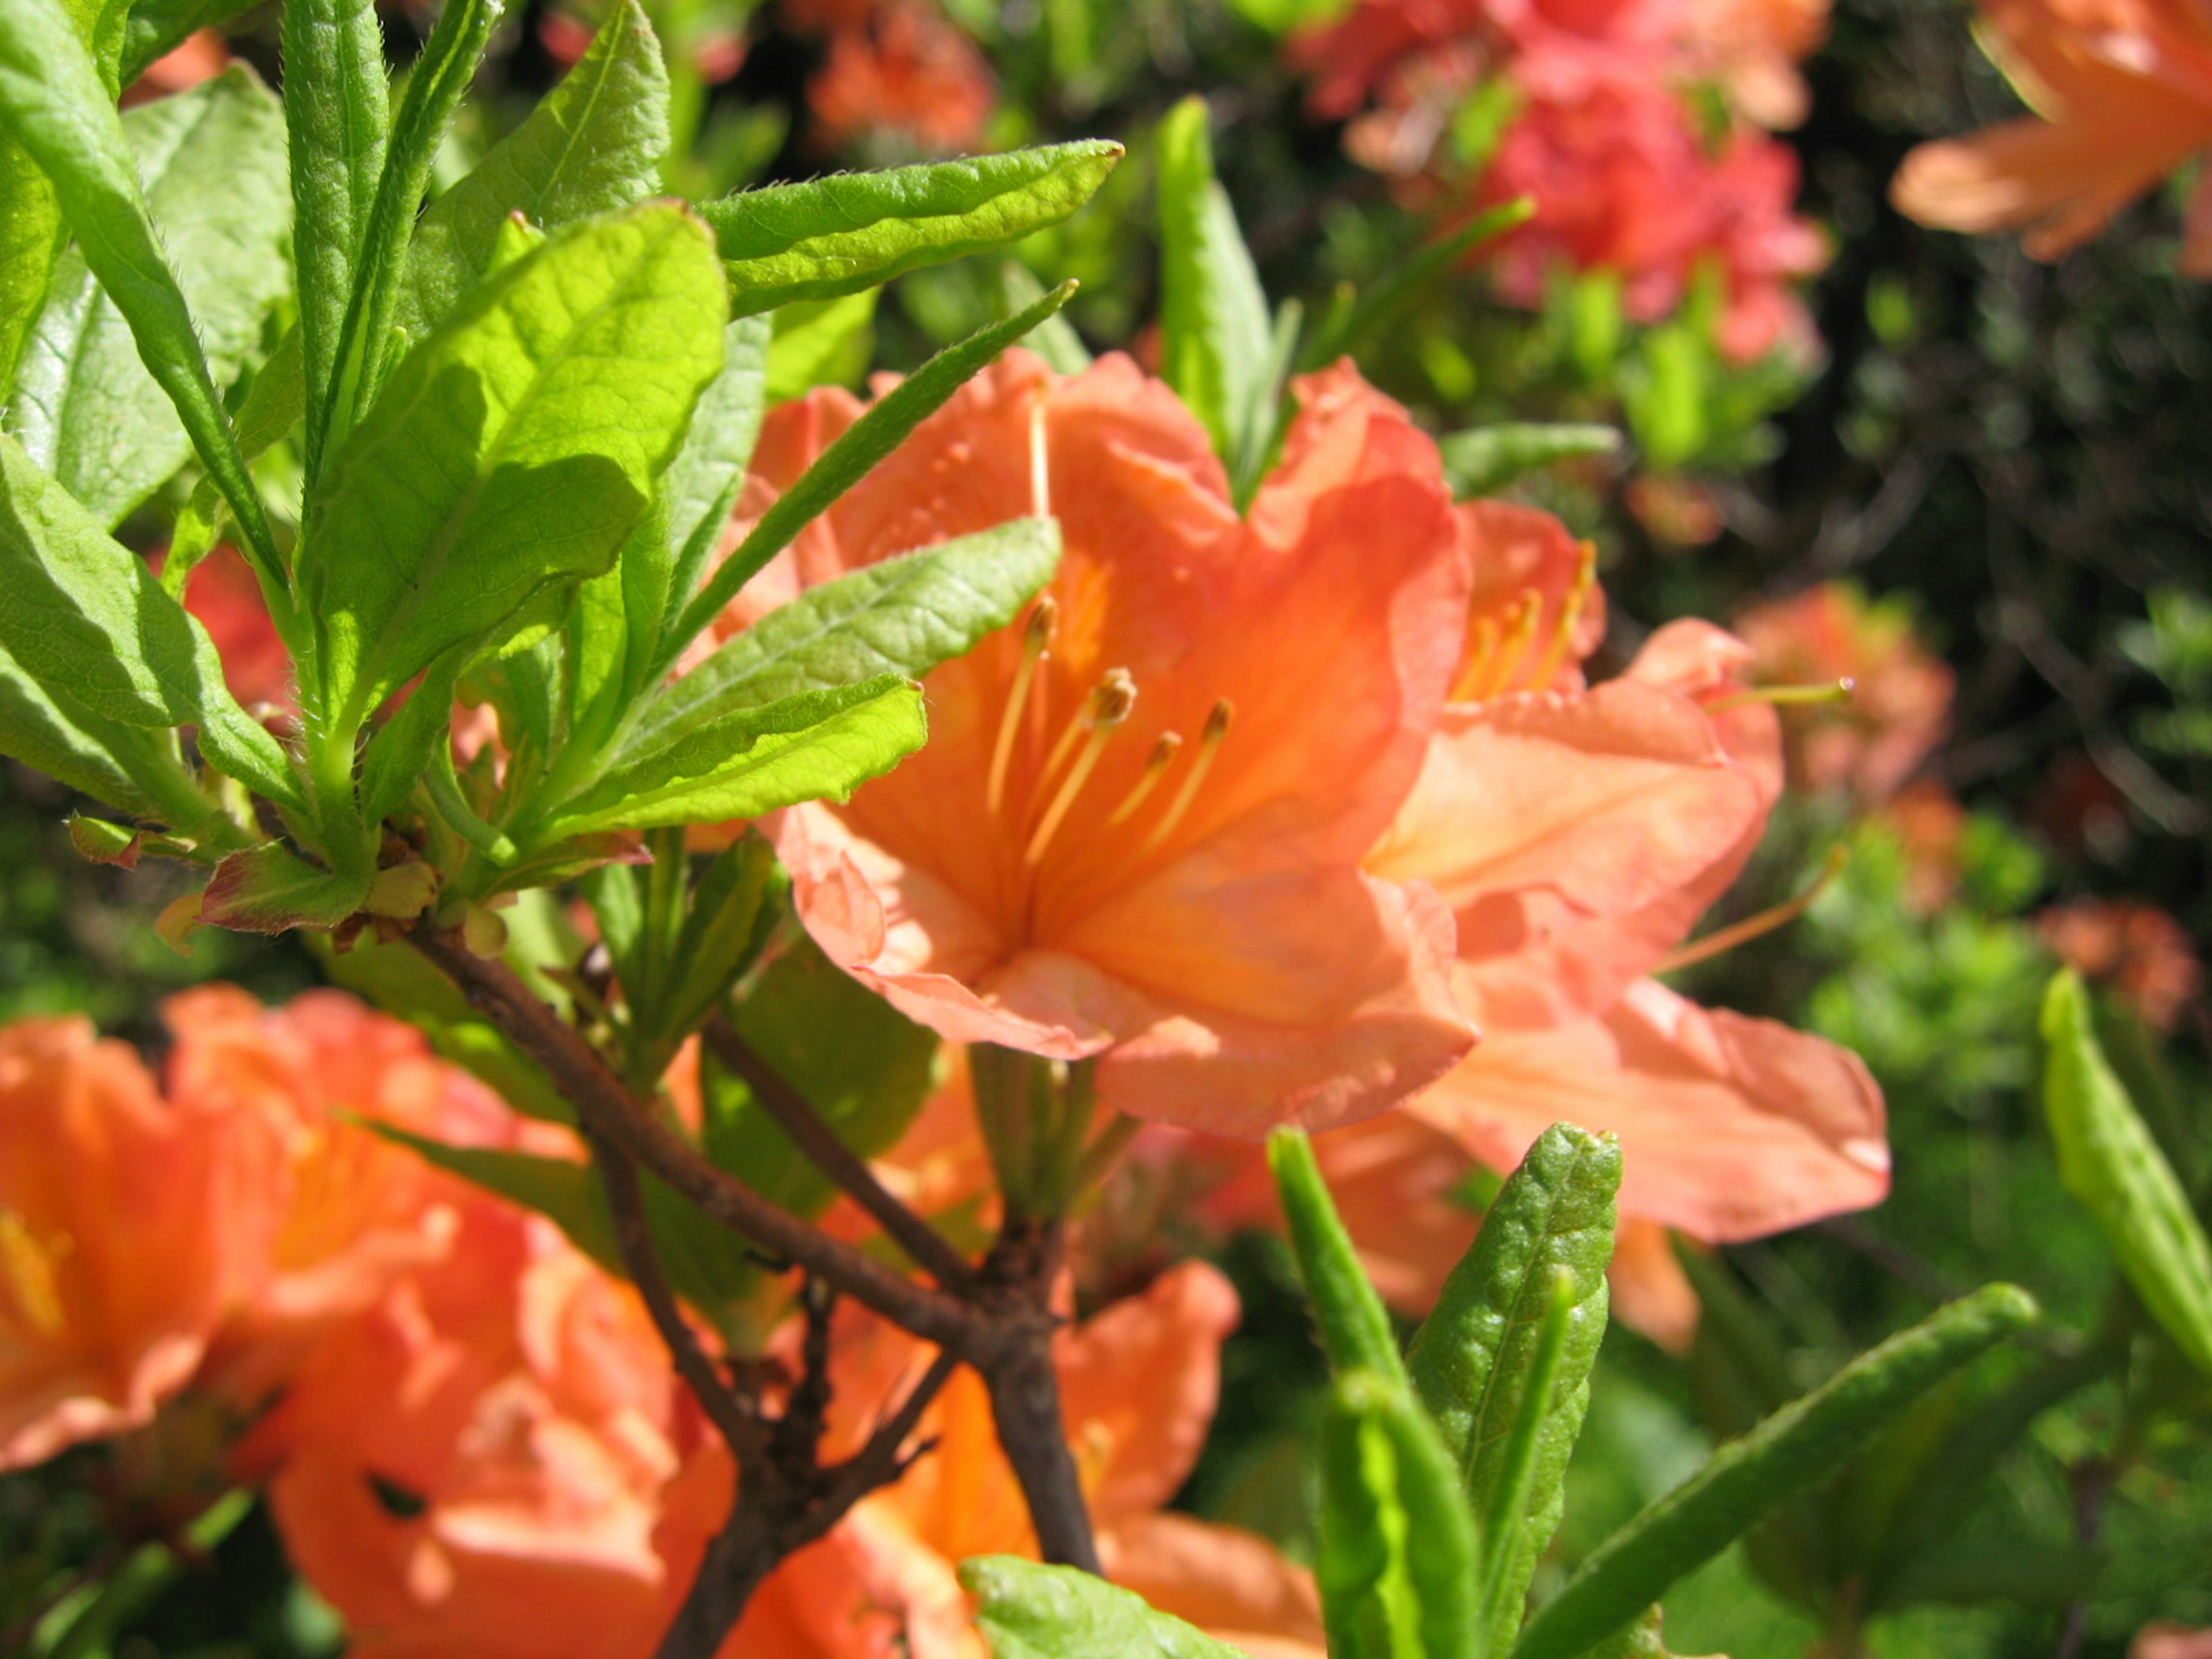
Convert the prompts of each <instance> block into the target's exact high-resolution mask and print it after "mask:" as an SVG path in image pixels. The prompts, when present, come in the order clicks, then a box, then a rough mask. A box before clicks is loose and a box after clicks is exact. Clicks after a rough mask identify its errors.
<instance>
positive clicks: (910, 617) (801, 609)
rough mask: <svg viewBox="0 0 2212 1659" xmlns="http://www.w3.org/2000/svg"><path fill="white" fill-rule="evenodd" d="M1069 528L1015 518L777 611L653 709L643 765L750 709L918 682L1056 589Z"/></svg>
mask: <svg viewBox="0 0 2212 1659" xmlns="http://www.w3.org/2000/svg"><path fill="white" fill-rule="evenodd" d="M1059 559H1060V526H1058V525H1057V524H1055V523H1054V522H1053V521H1052V520H1049V519H1017V520H1013V521H1012V523H1010V524H1003V525H1000V526H997V527H995V528H994V529H990V530H985V531H980V532H977V533H976V534H975V535H972V536H962V537H959V538H957V539H955V540H952V541H949V542H943V543H940V544H938V545H937V546H935V547H932V548H925V549H924V550H921V552H918V553H906V554H902V555H900V556H897V557H896V558H890V559H884V560H882V561H881V562H878V563H875V564H872V565H867V566H864V567H863V568H860V569H858V570H854V571H848V572H847V573H846V574H844V575H842V576H839V577H837V578H836V580H832V581H827V582H824V583H823V584H822V585H821V586H818V587H810V588H808V589H807V590H806V591H805V592H803V593H801V594H800V595H799V597H798V598H797V599H793V600H792V601H791V602H790V603H789V604H787V605H781V606H779V607H778V608H777V609H775V610H774V611H770V612H769V614H768V615H767V616H765V617H762V618H761V619H760V620H759V621H758V622H757V623H754V624H753V625H752V626H751V627H750V628H748V629H745V630H744V632H743V633H741V634H739V635H737V637H736V638H734V639H732V641H729V643H728V644H726V645H725V646H723V647H721V648H720V650H718V651H716V652H715V653H714V655H713V656H711V657H709V658H708V659H707V660H706V661H704V662H702V663H701V664H700V665H698V666H697V667H696V668H695V669H693V670H692V671H690V673H688V674H686V675H684V678H681V679H679V680H678V681H677V682H676V683H675V684H672V685H671V686H670V687H669V688H668V689H667V690H665V691H663V692H662V693H661V694H660V695H659V696H658V697H656V698H654V699H653V702H650V703H648V704H647V706H646V708H645V710H644V712H643V714H641V715H640V717H639V720H638V723H637V725H636V726H635V729H634V730H633V731H632V732H631V733H630V734H629V738H627V739H626V741H625V742H624V744H623V750H622V752H623V754H625V755H637V754H642V753H645V752H647V751H648V750H651V749H653V748H655V747H658V746H659V745H660V744H665V743H666V742H668V741H669V740H670V739H671V738H672V737H673V736H674V734H676V733H677V732H682V731H685V730H688V729H690V727H692V726H696V725H697V724H699V723H700V722H702V721H704V720H714V719H716V718H718V717H719V716H720V715H723V714H731V713H733V712H735V711H737V710H738V709H742V708H757V707H759V706H760V705H762V704H763V703H769V702H775V701H776V700H777V699H779V698H781V697H788V696H796V695H797V694H799V693H800V692H804V691H820V690H829V689H831V688H833V687H836V686H842V685H851V684H855V683H857V682H859V681H861V680H869V679H874V678H878V677H880V676H882V675H885V674H890V675H896V676H899V677H901V678H906V679H919V678H921V676H922V675H924V674H926V673H927V672H928V671H930V670H931V669H933V668H934V667H936V666H937V665H938V664H939V663H941V662H944V661H945V660H947V659H950V658H952V657H957V656H961V655H963V654H965V653H967V652H969V651H970V650H972V649H973V648H974V647H975V644H976V642H977V641H980V640H981V639H982V638H983V637H984V636H985V635H987V634H989V633H990V632H992V630H994V629H999V628H1003V627H1005V626H1006V624H1007V623H1010V622H1012V620H1013V619H1014V617H1015V616H1016V615H1017V614H1018V612H1019V611H1020V610H1021V608H1022V607H1023V606H1024V605H1027V604H1028V603H1029V601H1030V599H1032V598H1033V597H1034V596H1035V595H1036V592H1037V590H1038V589H1039V588H1041V587H1042V586H1044V585H1045V583H1047V582H1048V581H1049V580H1052V573H1053V569H1054V566H1055V565H1056V564H1057V563H1058V562H1059Z"/></svg>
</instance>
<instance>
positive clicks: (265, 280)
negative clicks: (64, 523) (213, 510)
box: [9, 64, 292, 526]
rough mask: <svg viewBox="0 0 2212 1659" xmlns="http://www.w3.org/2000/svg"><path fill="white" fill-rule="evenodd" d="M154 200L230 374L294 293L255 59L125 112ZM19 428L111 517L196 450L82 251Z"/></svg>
mask: <svg viewBox="0 0 2212 1659" xmlns="http://www.w3.org/2000/svg"><path fill="white" fill-rule="evenodd" d="M123 129H124V132H125V136H126V137H128V138H129V140H130V143H131V149H132V152H133V154H134V155H135V156H136V158H137V168H138V176H139V178H140V179H141V180H142V181H143V185H144V188H145V193H146V207H147V210H148V211H149V213H151V214H152V215H153V216H154V220H155V224H156V225H157V226H158V227H159V228H160V230H161V241H162V246H163V247H164V248H165V249H166V251H167V254H168V258H169V261H170V264H171V265H172V267H173V270H175V272H176V277H177V282H178V284H179V287H180V288H181V289H182V290H183V292H184V296H185V301H186V303H187V304H189V305H190V306H191V308H192V315H193V316H194V318H196V319H197V322H198V325H199V332H200V344H201V347H202V349H204V351H205V352H206V354H207V363H208V369H209V372H210V374H213V375H214V377H215V378H216V381H217V382H218V383H219V384H220V383H223V382H227V381H228V380H230V379H231V378H232V377H233V376H234V375H235V374H237V373H238V371H239V369H240V368H241V367H242V366H243V365H244V363H245V361H246V354H247V353H248V352H249V351H250V350H252V349H253V347H254V346H255V344H256V343H258V341H259V339H260V337H261V327H262V323H263V320H264V319H265V318H266V317H267V316H268V314H269V312H270V308H271V307H274V306H275V305H276V302H277V301H278V300H279V299H281V298H282V297H283V293H284V286H285V284H284V243H285V237H286V235H287V234H288V233H289V229H290V226H291V218H292V211H291V202H290V200H289V197H288V196H287V194H286V190H285V182H284V128H283V112H281V111H280V110H279V109H278V107H277V104H276V99H275V98H273V97H272V96H270V93H269V89H268V88H265V87H264V86H263V85H262V84H261V82H260V81H259V79H258V77H257V76H255V75H254V73H253V71H252V70H250V69H248V68H246V66H245V65H244V64H233V65H231V67H230V68H228V69H227V70H224V71H223V72H222V74H221V75H220V76H216V78H215V79H214V80H212V81H206V82H202V83H201V84H200V85H198V86H197V87H194V88H192V89H191V91H189V92H184V93H179V94H177V95H176V96H175V97H173V98H164V99H161V100H159V101H157V102H155V103H151V104H144V105H141V106H139V107H137V108H136V109H133V110H130V111H127V112H125V114H124V117H123ZM9 430H10V431H12V432H14V433H15V435H16V436H17V437H18V438H19V439H21V441H22V444H23V447H24V449H25V451H26V452H27V453H28V454H29V455H30V457H31V459H33V461H35V462H37V463H38V465H40V466H41V467H43V468H45V469H46V471H49V472H51V473H52V474H53V475H54V477H56V478H58V479H59V480H60V481H61V483H62V486H63V487H64V489H67V490H68V491H69V492H70V494H71V495H75V496H76V498H77V500H78V501H82V502H83V503H84V505H85V506H86V507H89V508H90V509H91V510H92V513H93V516H94V517H95V518H97V519H98V520H100V523H101V524H102V525H104V526H113V525H115V524H118V523H119V522H120V521H121V520H122V519H123V518H124V516H125V514H126V513H129V512H130V511H131V509H132V508H133V507H137V505H138V504H139V503H140V502H141V501H144V500H145V499H146V497H147V496H148V495H149V494H151V493H152V491H153V490H154V489H155V487H156V486H158V485H159V484H160V483H161V482H162V481H163V480H164V479H166V478H167V477H170V476H171V475H172V474H173V473H174V472H175V471H177V469H178V468H179V467H180V466H182V465H184V464H185V460H186V459H189V458H190V456H191V453H192V446H191V439H190V438H189V437H188V436H187V435H186V434H185V428H184V426H183V423H182V422H179V420H178V418H177V414H176V411H175V410H173V409H171V408H170V407H169V404H168V402H167V399H165V398H163V397H162V396H161V392H160V391H159V390H158V389H157V387H156V386H155V382H154V379H153V377H152V376H151V375H150V374H148V373H147V371H146V366H145V365H144V363H143V362H141V361H140V359H139V355H138V345H137V341H135V340H134V339H133V338H132V337H131V328H130V325H128V324H127V323H125V320H124V318H123V314H122V313H121V312H119V311H118V309H117V308H116V305H115V301H113V300H112V298H110V297H109V296H108V295H106V294H103V293H102V292H101V291H100V285H99V284H98V283H96V282H94V279H93V274H92V272H91V271H90V270H88V269H87V267H86V265H85V263H84V260H83V258H82V257H81V256H80V255H79V254H78V253H77V252H68V253H65V254H64V255H63V257H62V258H61V261H60V263H59V264H58V266H57V267H56V269H55V271H54V279H53V284H52V289H51V290H50V291H49V293H48V295H47V298H46V308H45V310H44V311H43V312H41V313H40V316H39V319H38V324H37V326H36V327H35V328H34V329H33V331H32V334H31V337H30V339H29V341H28V342H27V343H26V345H25V347H24V349H23V356H22V361H21V363H20V365H19V366H18V368H17V369H16V378H15V398H14V401H13V403H12V404H10V405H9Z"/></svg>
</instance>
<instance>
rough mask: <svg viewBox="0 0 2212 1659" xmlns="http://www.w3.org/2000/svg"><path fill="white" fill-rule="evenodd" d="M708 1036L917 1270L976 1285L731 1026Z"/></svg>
mask: <svg viewBox="0 0 2212 1659" xmlns="http://www.w3.org/2000/svg"><path fill="white" fill-rule="evenodd" d="M704 1035H705V1036H706V1040H707V1046H708V1048H712V1049H713V1050H714V1058H715V1059H717V1060H720V1061H721V1062H722V1064H723V1065H724V1066H727V1067H728V1068H729V1069H730V1071H731V1072H732V1073H733V1074H734V1075H735V1076H737V1077H738V1079H740V1080H741V1081H742V1082H743V1083H744V1085H745V1087H746V1088H748V1089H750V1091H752V1096H753V1098H754V1099H755V1100H757V1101H758V1102H759V1103H760V1105H761V1109H763V1111H765V1112H766V1113H767V1114H768V1115H769V1116H770V1117H772V1118H774V1119H775V1121H776V1125H777V1127H780V1128H781V1129H782V1131H783V1132H784V1133H785V1134H786V1135H787V1136H789V1137H790V1139H791V1142H792V1144H793V1146H796V1147H798V1148H799V1151H800V1152H803V1153H805V1155H806V1157H807V1158H811V1160H813V1163H814V1166H815V1168H817V1169H818V1170H821V1171H822V1173H823V1175H825V1176H829V1179H830V1181H831V1182H833V1183H834V1184H835V1185H836V1186H837V1187H838V1188H841V1189H842V1191H843V1192H845V1193H846V1194H848V1195H849V1196H850V1197H851V1198H852V1199H853V1200H854V1202H855V1203H857V1204H859V1205H860V1207H861V1208H862V1209H864V1210H866V1212H868V1213H869V1214H870V1215H871V1216H872V1217H873V1218H875V1221H876V1224H877V1225H878V1226H880V1227H881V1228H882V1229H883V1230H884V1231H885V1232H886V1233H888V1234H890V1237H892V1238H893V1239H894V1240H896V1242H897V1243H898V1246H899V1248H900V1249H902V1250H904V1251H905V1252H906V1253H907V1255H908V1256H909V1257H911V1258H912V1259H913V1261H914V1262H915V1265H916V1266H917V1267H921V1269H922V1270H923V1271H924V1272H925V1273H928V1274H929V1276H930V1277H931V1278H933V1279H935V1280H936V1281H937V1282H938V1283H939V1284H940V1285H946V1286H948V1287H960V1288H965V1287H966V1286H968V1285H973V1284H974V1283H975V1268H974V1267H970V1266H969V1262H968V1260H967V1258H966V1257H964V1256H963V1255H961V1254H960V1252H959V1251H957V1250H956V1249H953V1248H952V1246H951V1243H948V1242H947V1241H946V1239H945V1236H944V1235H943V1234H942V1233H940V1232H939V1231H937V1229H936V1228H934V1227H933V1226H931V1225H929V1223H928V1222H927V1221H925V1220H923V1219H922V1218H921V1217H920V1216H918V1215H916V1214H915V1212H913V1211H912V1210H910V1209H908V1207H907V1206H906V1205H905V1204H903V1203H902V1202H901V1201H900V1200H899V1198H898V1196H897V1195H896V1194H894V1193H893V1192H892V1191H891V1190H890V1188H887V1187H885V1186H884V1183H883V1182H880V1181H878V1180H877V1179H876V1174H875V1171H874V1170H871V1169H870V1168H869V1167H868V1166H867V1163H866V1160H865V1159H863V1158H860V1156H859V1154H857V1153H856V1152H854V1151H853V1149H852V1148H851V1147H849V1146H847V1145H846V1144H845V1142H844V1140H843V1139H842V1138H841V1137H840V1136H839V1135H838V1133H837V1132H836V1130H835V1129H833V1128H831V1127H829V1124H827V1123H826V1122H824V1121H823V1120H822V1117H821V1115H819V1114H818V1113H817V1112H816V1111H815V1109H814V1108H813V1106H812V1104H811V1103H809V1102H808V1101H807V1099H806V1097H805V1096H803V1095H801V1094H800V1093H799V1091H798V1090H796V1089H794V1088H793V1087H792V1086H791V1085H789V1084H788V1083H787V1082H785V1081H784V1080H783V1079H782V1077H781V1075H780V1074H779V1073H777V1072H776V1070H775V1067H774V1066H770V1065H769V1063H768V1062H767V1061H766V1060H763V1059H762V1058H761V1057H760V1055H759V1054H757V1053H755V1052H754V1051H753V1048H751V1046H750V1044H748V1043H747V1042H745V1040H744V1038H743V1037H741V1036H738V1033H737V1032H736V1030H733V1029H732V1027H731V1025H730V1024H729V1023H728V1022H727V1021H726V1020H723V1019H719V1018H718V1019H714V1020H710V1021H708V1024H707V1027H706V1030H705V1033H704Z"/></svg>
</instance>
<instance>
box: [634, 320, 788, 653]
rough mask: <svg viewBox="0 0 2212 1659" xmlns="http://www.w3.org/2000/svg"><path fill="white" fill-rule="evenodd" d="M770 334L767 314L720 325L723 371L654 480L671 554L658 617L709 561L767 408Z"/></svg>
mask: <svg viewBox="0 0 2212 1659" xmlns="http://www.w3.org/2000/svg"><path fill="white" fill-rule="evenodd" d="M770 337H771V331H770V328H769V322H768V319H765V318H761V317H741V318H739V319H738V320H737V321H735V322H733V323H732V324H731V325H729V327H728V328H727V329H726V330H725V331H723V334H722V372H721V373H720V374H718V375H716V376H715V377H714V384H713V385H711V386H708V388H707V389H706V391H705V392H702V393H701V394H700V397H699V406H698V407H697V408H696V410H693V411H692V413H691V428H690V431H688V432H686V433H685V434H684V447H683V448H681V449H679V450H678V451H677V452H676V459H674V460H672V461H671V462H670V463H669V464H668V471H667V474H666V476H665V477H663V478H662V479H661V481H660V493H661V498H662V499H663V500H664V501H666V502H667V504H668V546H669V548H670V550H671V553H672V556H673V562H672V563H671V566H670V568H669V571H668V576H667V585H668V594H667V599H666V601H665V604H664V605H662V607H661V610H662V615H661V617H660V618H659V622H660V623H662V624H663V625H665V624H667V623H672V622H674V621H675V620H676V617H677V616H678V613H679V612H680V611H682V609H683V607H684V604H685V602H686V601H687V600H689V599H690V597H691V590H692V589H693V588H695V587H696V586H698V585H699V573H700V572H701V571H702V570H704V569H705V568H707V561H708V558H709V557H711V556H713V554H714V548H715V545H716V544H717V543H718V542H720V539H721V535H722V527H723V526H725V525H726V524H727V523H728V522H729V519H730V512H731V509H732V508H733V507H736V505H737V502H738V490H739V489H742V488H744V482H745V466H746V464H747V463H748V462H750V460H751V459H752V456H753V444H754V442H755V441H756V440H757V439H758V438H759V436H760V428H761V418H762V416H764V415H765V414H767V412H768V405H769V396H768V357H769V350H770V346H769V340H770ZM657 631H658V630H657V629H656V633H657ZM656 643H657V641H656Z"/></svg>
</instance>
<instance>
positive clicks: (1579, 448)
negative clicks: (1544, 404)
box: [1437, 421, 1620, 501]
mask: <svg viewBox="0 0 2212 1659" xmlns="http://www.w3.org/2000/svg"><path fill="white" fill-rule="evenodd" d="M1619 450H1620V433H1619V432H1618V431H1617V430H1615V429H1614V428H1612V427H1609V426H1571V425H1553V424H1547V423H1544V422H1534V421H1504V422H1499V423H1498V425H1496V426H1478V427H1471V428H1468V430H1467V431H1465V432H1454V433H1451V434H1449V435H1447V436H1445V437H1442V438H1439V439H1437V453H1439V454H1440V455H1442V456H1443V463H1444V477H1446V478H1448V479H1449V480H1450V481H1451V489H1452V494H1453V495H1454V496H1455V497H1456V498H1458V499H1459V500H1462V501H1464V500H1466V499H1467V498H1468V496H1470V495H1496V494H1497V493H1498V491H1499V490H1501V489H1504V488H1505V487H1506V486H1507V485H1509V484H1511V483H1517V482H1518V481H1519V480H1521V479H1522V478H1523V477H1527V476H1528V474H1529V473H1531V472H1534V471H1540V470H1541V469H1542V468H1544V467H1547V466H1552V465H1556V464H1558V463H1559V462H1560V461H1568V460H1578V459H1583V458H1584V457H1587V456H1593V455H1611V454H1613V453H1617V452H1618V451H1619Z"/></svg>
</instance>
